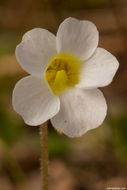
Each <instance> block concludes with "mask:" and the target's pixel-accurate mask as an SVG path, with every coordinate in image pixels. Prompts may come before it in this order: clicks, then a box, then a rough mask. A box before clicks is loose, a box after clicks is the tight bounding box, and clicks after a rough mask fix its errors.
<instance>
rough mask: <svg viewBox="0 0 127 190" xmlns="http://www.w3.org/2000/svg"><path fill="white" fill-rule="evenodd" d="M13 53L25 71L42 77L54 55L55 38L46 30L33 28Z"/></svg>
mask: <svg viewBox="0 0 127 190" xmlns="http://www.w3.org/2000/svg"><path fill="white" fill-rule="evenodd" d="M15 53H16V58H17V61H18V62H19V64H20V65H21V66H22V68H23V69H24V70H25V71H27V72H28V73H30V74H32V75H33V76H37V77H42V74H43V73H44V71H45V69H46V67H47V64H48V63H49V62H50V60H51V59H52V57H53V56H54V55H56V37H55V36H54V35H53V34H52V33H50V32H49V31H47V30H44V29H41V28H35V29H33V30H30V31H28V32H27V33H26V34H25V35H24V36H23V39H22V41H21V43H20V44H19V45H18V46H17V47H16V52H15Z"/></svg>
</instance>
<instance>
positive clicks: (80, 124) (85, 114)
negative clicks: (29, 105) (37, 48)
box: [51, 88, 107, 137]
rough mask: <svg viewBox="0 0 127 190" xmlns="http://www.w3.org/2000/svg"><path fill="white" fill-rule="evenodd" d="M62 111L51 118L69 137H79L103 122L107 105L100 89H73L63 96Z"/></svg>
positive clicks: (55, 125) (56, 126) (57, 127)
mask: <svg viewBox="0 0 127 190" xmlns="http://www.w3.org/2000/svg"><path fill="white" fill-rule="evenodd" d="M60 100H61V107H60V111H59V112H58V114H57V115H56V116H54V117H53V118H52V119H51V122H52V124H53V126H54V127H55V128H56V129H58V130H60V131H62V132H63V133H65V134H66V135H67V136H69V137H79V136H81V135H83V134H84V133H85V132H87V131H88V130H90V129H93V128H96V127H98V126H99V125H101V124H102V122H103V120H104V118H105V116H106V113H107V105H106V101H105V98H104V96H103V94H102V92H101V91H100V90H98V89H93V90H82V89H77V88H74V89H71V90H69V91H68V92H67V93H66V94H64V95H63V96H62V97H61V99H60Z"/></svg>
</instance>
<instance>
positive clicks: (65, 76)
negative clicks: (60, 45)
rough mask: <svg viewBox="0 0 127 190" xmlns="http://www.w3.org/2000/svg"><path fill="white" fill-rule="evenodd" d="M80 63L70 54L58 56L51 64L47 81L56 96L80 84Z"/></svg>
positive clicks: (46, 76) (46, 77)
mask: <svg viewBox="0 0 127 190" xmlns="http://www.w3.org/2000/svg"><path fill="white" fill-rule="evenodd" d="M79 70H80V61H79V60H78V59H77V58H76V57H74V56H72V55H68V54H58V55H56V56H55V57H53V59H52V60H51V62H50V63H49V65H48V67H47V70H46V75H45V79H46V81H47V82H48V84H49V86H50V88H51V89H52V91H53V92H54V94H56V95H59V94H60V93H61V92H63V91H64V90H66V89H68V88H70V87H74V86H75V85H76V84H77V83H78V82H79Z"/></svg>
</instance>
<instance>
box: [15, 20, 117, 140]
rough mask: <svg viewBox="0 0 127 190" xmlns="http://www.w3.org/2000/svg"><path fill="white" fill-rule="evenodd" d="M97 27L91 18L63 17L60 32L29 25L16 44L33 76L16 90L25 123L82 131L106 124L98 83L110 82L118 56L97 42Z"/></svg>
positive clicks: (75, 133) (70, 133)
mask: <svg viewBox="0 0 127 190" xmlns="http://www.w3.org/2000/svg"><path fill="white" fill-rule="evenodd" d="M98 38H99V37H98V31H97V28H96V26H95V25H94V24H93V23H91V22H89V21H79V20H77V19H74V18H67V19H65V20H64V21H63V22H62V23H61V25H60V26H59V29H58V32H57V35H56V37H55V36H54V35H53V34H52V33H50V32H49V31H47V30H45V29H40V28H35V29H33V30H30V31H28V32H27V33H26V34H25V35H24V36H23V39H22V41H21V43H20V44H19V45H18V46H17V47H16V58H17V60H18V62H19V64H20V65H21V67H22V68H23V69H24V70H25V71H27V72H28V73H29V74H30V76H27V77H25V78H23V79H21V80H20V81H19V82H18V83H17V84H16V86H15V88H14V91H13V101H12V102H13V107H14V109H15V111H16V112H17V113H19V114H20V115H21V116H22V117H23V119H24V121H25V123H26V124H28V125H33V126H36V125H40V124H42V123H44V122H45V121H47V120H48V119H51V123H52V125H53V126H54V127H55V128H56V129H57V130H60V131H62V132H63V133H64V134H66V135H67V136H69V137H79V136H81V135H83V134H84V133H85V132H87V131H88V130H90V129H93V128H96V127H98V126H99V125H101V124H102V122H103V120H104V118H105V116H106V113H107V105H106V101H105V98H104V96H103V94H102V92H101V91H100V90H99V89H97V88H98V87H103V86H106V85H108V84H109V83H111V81H112V79H113V77H114V75H115V73H116V71H117V69H118V65H119V64H118V61H117V60H116V58H115V57H114V56H113V55H111V54H110V53H109V52H108V51H106V50H104V49H102V48H97V46H98Z"/></svg>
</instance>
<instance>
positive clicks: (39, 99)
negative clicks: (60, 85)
mask: <svg viewBox="0 0 127 190" xmlns="http://www.w3.org/2000/svg"><path fill="white" fill-rule="evenodd" d="M12 104H13V107H14V109H15V111H16V112H17V113H19V114H20V115H21V116H22V117H23V119H24V121H25V123H26V124H28V125H33V126H34V125H35V126H36V125H40V124H42V123H44V122H45V121H47V120H48V119H50V118H52V117H53V116H54V115H55V114H56V113H57V112H58V111H59V108H60V101H59V99H58V97H56V96H54V95H53V94H52V93H51V92H50V90H49V89H48V87H47V84H46V82H45V81H43V80H42V79H39V78H35V77H33V76H28V77H25V78H23V79H21V80H20V81H19V82H18V83H17V84H16V86H15V88H14V91H13V98H12Z"/></svg>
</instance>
